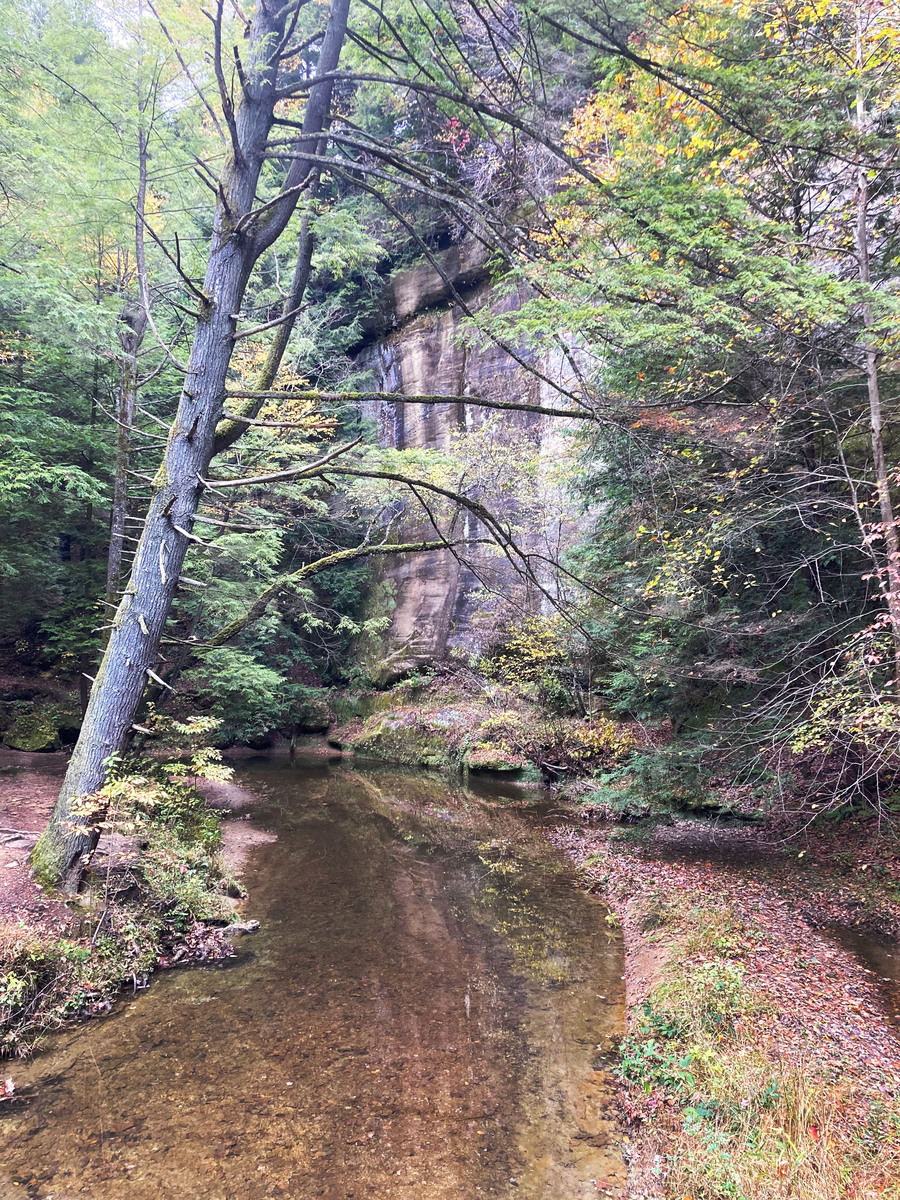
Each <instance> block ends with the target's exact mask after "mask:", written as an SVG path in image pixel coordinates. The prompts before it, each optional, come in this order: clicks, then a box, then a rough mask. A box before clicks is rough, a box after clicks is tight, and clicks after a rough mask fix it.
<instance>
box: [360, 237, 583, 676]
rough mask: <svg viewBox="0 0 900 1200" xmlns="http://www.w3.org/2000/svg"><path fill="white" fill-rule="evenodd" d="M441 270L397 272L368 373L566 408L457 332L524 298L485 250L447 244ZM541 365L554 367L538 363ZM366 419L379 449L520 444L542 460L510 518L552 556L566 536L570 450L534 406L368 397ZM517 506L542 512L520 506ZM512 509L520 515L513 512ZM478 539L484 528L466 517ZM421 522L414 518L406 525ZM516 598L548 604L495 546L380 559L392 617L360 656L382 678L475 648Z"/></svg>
mask: <svg viewBox="0 0 900 1200" xmlns="http://www.w3.org/2000/svg"><path fill="white" fill-rule="evenodd" d="M438 262H439V265H440V268H441V269H440V271H439V270H437V269H436V268H435V267H434V266H432V265H431V264H428V263H424V264H422V265H420V266H416V267H412V268H410V269H408V270H405V271H402V272H398V273H397V274H396V275H395V276H394V277H393V278H392V280H391V282H390V285H389V287H388V289H387V295H386V299H385V310H384V324H383V326H382V332H380V333H379V334H377V335H376V336H375V338H374V340H373V341H371V342H370V343H369V344H368V345H366V346H365V347H364V348H363V349H361V350H360V351H359V353H358V354H357V356H356V366H357V368H359V369H360V370H363V371H366V372H368V373H369V375H370V378H371V380H372V383H371V386H372V387H373V389H375V390H379V391H390V392H398V393H401V394H406V395H414V394H416V393H423V394H424V393H427V394H431V395H435V394H438V395H443V394H446V395H448V396H464V395H472V396H483V397H485V398H490V399H491V400H502V401H506V402H515V401H520V402H521V401H524V402H527V403H531V404H534V403H549V404H555V405H557V406H558V404H559V396H558V394H557V393H556V392H555V391H554V390H553V389H552V388H551V387H550V386H549V385H546V384H542V383H541V381H540V380H538V379H537V378H536V377H535V376H534V375H532V374H531V373H530V372H529V371H527V370H526V369H525V368H523V367H522V366H520V365H519V364H518V363H517V362H516V361H515V360H514V359H513V358H511V357H510V356H509V355H508V354H506V353H505V352H504V351H503V350H501V349H500V348H499V347H497V346H495V345H491V346H489V347H488V348H486V349H479V350H477V351H475V350H472V349H471V348H470V347H467V346H466V345H465V344H464V343H463V340H462V338H461V336H460V334H461V330H462V325H463V322H464V321H465V319H466V316H465V311H464V309H463V307H461V305H460V304H459V302H458V299H457V297H458V298H459V299H461V300H462V301H463V302H464V304H465V306H466V307H468V308H469V309H470V310H473V311H478V310H479V309H484V307H485V306H488V307H489V308H490V309H491V310H492V311H494V312H498V311H503V310H504V309H506V308H509V307H511V306H515V305H517V304H518V303H519V297H517V296H516V295H512V296H510V295H509V294H506V293H504V294H503V295H502V296H501V295H500V293H499V290H498V289H494V288H492V286H491V282H490V279H489V278H488V273H487V268H486V264H485V256H484V252H483V250H482V248H481V247H480V246H479V245H478V244H477V243H466V244H464V245H462V246H457V247H453V248H452V249H451V250H449V251H445V252H444V253H443V254H442V255H441V257H440V259H439V260H438ZM541 366H542V369H543V370H544V371H548V370H550V371H552V370H555V369H557V366H558V364H555V363H549V364H548V363H546V362H542V364H541ZM367 415H368V416H370V417H372V418H374V419H375V420H376V421H377V426H378V431H379V439H380V441H381V444H382V445H385V446H392V447H394V448H396V449H405V448H409V447H434V448H438V449H448V448H450V446H451V443H452V441H453V439H454V438H455V437H457V436H458V435H459V434H460V433H462V432H465V431H473V430H475V429H478V428H479V427H483V428H485V430H486V431H487V430H488V426H487V425H486V424H485V423H489V433H487V436H489V437H490V438H492V439H494V440H495V441H496V439H501V440H502V439H506V440H507V441H508V442H512V441H516V442H517V443H518V444H519V445H523V444H524V445H525V446H527V447H528V450H529V455H530V457H532V458H535V457H537V458H539V459H540V461H541V462H542V463H543V464H544V465H545V467H546V469H544V470H542V471H541V475H542V482H541V484H540V486H539V489H538V490H539V492H540V497H539V498H538V497H536V496H534V495H532V496H530V497H527V498H526V496H525V495H524V494H523V495H521V496H520V497H518V498H517V499H511V500H509V501H507V502H506V506H505V508H506V511H505V512H504V516H505V517H506V518H507V519H514V520H515V521H516V523H518V524H520V525H521V524H522V522H523V519H524V517H525V516H526V515H531V516H532V517H533V518H534V519H533V520H532V521H531V523H530V526H529V523H528V522H527V521H526V522H525V525H526V526H528V527H527V528H526V529H525V532H524V537H525V538H526V540H527V542H528V545H529V548H533V549H539V550H541V551H543V552H546V553H549V554H550V555H551V556H553V555H554V554H555V553H556V552H557V550H558V546H559V544H560V540H561V539H564V538H565V537H566V531H565V528H564V526H565V520H564V517H563V516H562V506H561V505H560V503H559V497H558V496H556V495H555V494H553V486H552V465H553V463H554V461H558V459H559V457H560V455H561V454H562V453H563V452H564V448H565V443H566V440H567V438H566V434H567V431H566V430H565V429H564V428H560V426H561V425H563V426H564V425H565V422H560V421H559V420H554V419H553V418H547V417H545V416H542V415H540V414H535V413H527V412H512V413H497V412H496V411H494V412H491V411H490V410H486V409H482V408H479V407H477V406H475V405H470V404H465V403H459V402H458V401H450V402H448V403H447V404H446V405H421V404H394V403H388V402H378V403H373V404H370V405H369V406H368V410H367ZM522 503H528V504H529V505H530V506H533V505H535V504H538V507H540V508H542V509H543V512H542V513H541V514H540V515H539V514H537V513H536V512H535V513H531V514H525V513H524V512H523V510H522ZM513 509H515V510H516V511H515V512H513V511H512V510H513ZM467 529H468V532H469V534H470V535H471V536H478V535H479V531H478V530H477V529H476V528H474V523H473V522H472V521H471V520H470V521H469V523H468V525H467ZM414 530H418V531H419V532H421V533H423V534H424V533H426V532H427V531H426V528H425V527H424V525H422V526H419V525H417V524H416V523H415V522H414V521H413V520H411V519H407V524H406V529H405V532H406V533H411V532H413V531H414ZM508 601H511V603H512V605H513V608H514V609H515V608H517V609H518V610H520V611H536V610H538V609H539V608H540V607H541V605H542V603H543V604H544V605H546V600H545V598H543V597H542V596H541V594H540V591H539V590H538V589H535V588H533V587H528V586H526V584H525V583H524V581H523V580H522V579H521V578H520V577H519V576H517V575H516V573H515V571H513V570H512V569H511V567H510V565H509V563H508V562H507V561H506V560H505V559H503V558H501V557H500V556H498V554H497V553H496V552H495V551H494V550H493V549H492V548H488V547H484V548H476V549H475V550H473V551H471V552H470V553H468V554H467V555H466V561H465V562H461V561H460V560H459V559H458V558H456V557H455V556H454V554H453V553H451V552H450V551H442V552H439V553H433V554H429V555H413V556H407V557H405V558H403V559H397V560H394V561H393V562H390V563H388V564H385V565H384V566H382V567H381V573H380V576H379V578H378V581H377V583H376V584H375V586H374V587H373V590H372V612H373V613H375V612H377V613H381V614H385V615H387V616H389V618H390V626H389V628H388V629H387V630H386V631H385V633H384V634H382V635H380V636H379V637H376V638H369V639H366V640H365V642H364V643H363V644H362V645H361V647H360V656H361V660H362V664H363V666H364V667H365V669H366V671H367V672H368V674H369V675H370V676H371V677H372V678H373V679H374V680H375V681H376V682H378V683H388V682H390V681H392V680H394V679H396V678H398V677H400V676H401V675H403V674H404V673H405V672H407V671H410V670H412V669H414V668H416V667H419V666H422V665H423V664H425V663H428V662H430V661H433V660H435V659H439V658H441V657H442V656H444V655H445V654H446V653H447V651H448V650H450V649H452V648H453V647H457V646H461V647H465V648H466V649H468V650H470V651H474V652H477V651H479V650H480V648H481V647H482V645H483V643H484V641H485V639H486V638H488V637H489V636H490V632H491V629H492V628H493V627H495V626H496V624H497V622H498V620H499V619H500V614H501V612H502V611H503V610H504V608H505V607H506V605H507V602H508Z"/></svg>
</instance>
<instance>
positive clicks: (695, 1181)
mask: <svg viewBox="0 0 900 1200" xmlns="http://www.w3.org/2000/svg"><path fill="white" fill-rule="evenodd" d="M553 839H554V841H556V842H557V844H559V845H560V846H562V847H563V848H564V849H565V850H566V852H567V853H568V855H569V856H570V857H571V859H572V860H573V861H574V862H576V863H577V864H578V865H580V866H581V867H582V868H583V870H584V873H585V876H586V880H587V882H588V885H589V886H590V887H591V889H592V890H595V891H597V892H600V893H602V894H604V895H605V897H606V898H607V900H608V902H609V904H610V905H611V907H612V910H613V913H614V914H615V919H618V921H620V922H621V925H622V927H623V932H624V938H625V946H626V988H627V1004H628V1032H627V1036H626V1038H625V1039H624V1041H623V1043H622V1046H621V1049H620V1056H619V1073H620V1076H621V1079H622V1086H623V1097H624V1110H625V1115H626V1120H627V1122H628V1125H629V1126H630V1128H629V1130H628V1133H627V1138H628V1144H629V1150H630V1158H631V1191H630V1193H629V1194H630V1196H631V1197H632V1198H633V1200H644V1198H647V1200H650V1198H654V1200H655V1198H657V1197H677V1198H678V1200H682V1198H687V1197H691V1198H692V1200H707V1198H711V1197H720V1196H731V1195H734V1196H745V1197H747V1198H748V1200H763V1198H765V1200H774V1198H780V1197H788V1196H792V1197H800V1198H808V1200H837V1198H838V1197H848V1198H850V1197H853V1198H854V1200H870V1198H871V1200H875V1198H876V1197H897V1196H900V1094H898V1088H900V943H898V937H897V935H898V931H900V889H898V880H900V864H898V861H897V857H896V839H895V837H894V836H892V834H891V831H888V830H885V829H882V830H877V829H873V827H872V823H871V822H861V823H860V824H858V825H854V824H853V823H848V822H845V823H843V824H842V825H841V826H839V827H837V828H833V829H829V830H824V831H815V832H813V831H806V832H805V833H804V834H803V835H802V836H801V837H798V838H797V839H796V840H794V839H791V840H784V839H783V836H782V835H778V836H776V835H774V834H773V833H772V832H771V831H767V830H766V829H764V828H763V829H760V828H747V827H730V828H718V829H717V828H716V827H715V826H713V825H711V824H710V823H709V822H700V821H682V822H676V823H675V824H674V825H657V826H655V827H649V828H645V829H644V830H641V829H635V828H632V829H628V828H623V827H618V828H616V827H612V828H610V827H605V828H589V829H585V830H578V829H573V828H572V827H571V826H562V827H560V828H558V829H557V830H555V831H554V834H553Z"/></svg>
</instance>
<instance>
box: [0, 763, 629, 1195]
mask: <svg viewBox="0 0 900 1200" xmlns="http://www.w3.org/2000/svg"><path fill="white" fill-rule="evenodd" d="M238 780H239V782H240V783H241V784H243V785H244V786H245V787H246V788H248V789H249V790H250V791H252V792H253V793H254V794H255V795H256V796H257V797H258V801H259V802H258V803H257V804H255V805H253V806H252V807H249V808H248V809H247V810H246V811H245V812H244V813H243V814H239V815H238V816H237V818H236V819H248V820H249V821H251V822H253V823H255V824H256V825H257V826H259V827H260V828H263V829H266V830H270V831H271V832H273V833H274V834H275V835H276V837H275V839H274V840H272V841H270V842H267V843H266V844H263V845H258V846H256V847H255V848H254V850H253V851H252V853H251V857H250V860H249V862H248V864H247V866H246V868H245V869H244V871H243V877H244V880H245V882H246V885H247V887H248V889H249V893H250V899H249V902H248V904H247V905H246V909H245V916H246V917H247V918H255V919H258V920H259V921H260V923H261V927H260V930H259V932H258V933H256V934H254V935H251V936H247V937H243V938H239V939H238V941H237V944H236V949H237V955H236V957H235V958H234V959H232V960H229V961H228V962H226V963H225V964H219V965H215V966H209V967H203V968H192V969H187V970H176V971H169V972H165V973H163V974H161V975H159V976H157V977H156V978H155V979H154V981H153V983H152V985H151V987H150V988H149V989H147V990H145V991H142V992H138V993H135V994H132V993H130V992H127V991H126V992H125V993H124V994H123V996H122V997H121V999H120V1000H119V1001H118V1002H117V1003H116V1005H115V1007H114V1009H113V1012H112V1013H111V1014H110V1015H108V1016H106V1017H104V1018H102V1019H100V1020H94V1021H89V1022H85V1023H83V1024H81V1025H78V1026H75V1027H71V1028H69V1029H67V1030H65V1031H63V1032H61V1033H59V1034H56V1035H54V1036H53V1037H52V1038H51V1039H50V1040H49V1042H48V1043H47V1045H46V1047H45V1048H44V1050H43V1051H42V1052H41V1053H39V1054H38V1055H37V1057H36V1058H35V1059H34V1060H33V1061H31V1062H30V1063H27V1064H19V1063H13V1064H9V1066H10V1068H11V1069H10V1070H9V1071H7V1074H11V1075H13V1076H14V1077H15V1082H16V1088H17V1093H18V1095H19V1096H20V1099H19V1100H17V1102H16V1103H14V1104H11V1105H6V1106H4V1108H3V1111H2V1114H0V1194H2V1196H3V1197H4V1198H5V1197H23V1196H29V1197H32V1198H34V1200H37V1198H40V1200H70V1198H71V1197H75V1196H82V1195H88V1196H91V1197H93V1198H94V1200H120V1198H124V1197H133V1198H135V1200H150V1197H154V1198H155V1197H159V1196H163V1197H169V1196H171V1197H175V1196H177V1197H179V1198H180V1200H194V1198H197V1200H199V1198H201V1197H202V1198H203V1200H234V1198H235V1197H242V1198H246V1200H256V1198H260V1197H270V1196H274V1197H291V1198H292V1200H312V1198H313V1197H325V1198H326V1200H362V1198H363V1197H367V1198H371V1197H376V1198H377V1200H387V1198H389V1197H390V1198H393V1200H413V1198H414V1197H415V1198H416V1200H450V1197H453V1198H454V1200H459V1198H460V1197H466V1196H468V1197H476V1196H495V1197H497V1196H500V1197H507V1198H509V1197H522V1198H528V1200H551V1198H552V1200H576V1198H578V1200H582V1198H586V1197H588V1196H596V1195H597V1194H598V1191H599V1192H600V1193H601V1194H602V1193H604V1192H605V1193H606V1194H608V1195H611V1196H619V1195H621V1194H622V1186H623V1183H624V1167H623V1164H622V1160H621V1156H620V1151H619V1148H618V1143H619V1141H620V1136H619V1134H618V1132H617V1127H616V1119H615V1098H614V1096H615V1093H614V1088H613V1086H612V1083H611V1080H610V1077H609V1074H608V1069H607V1062H606V1059H605V1053H606V1052H607V1051H609V1050H610V1048H611V1046H612V1045H613V1043H614V1042H615V1040H616V1039H617V1038H618V1036H620V1035H621V1032H622V1028H623V1011H624V991H623V989H624V985H623V983H622V979H621V977H622V975H623V966H622V962H623V952H622V946H621V940H620V937H619V934H618V932H617V931H616V930H615V929H613V928H611V926H610V924H609V923H608V922H606V920H605V917H606V915H607V910H606V908H605V906H604V905H603V904H602V902H601V901H600V900H598V899H597V898H596V897H594V896H591V895H588V894H587V893H586V892H584V891H583V890H582V889H581V888H580V887H579V886H578V883H577V880H576V879H575V877H574V875H573V873H572V871H571V869H570V868H569V867H568V865H567V864H566V863H565V861H564V860H563V858H562V857H561V856H560V855H558V854H557V852H556V851H555V850H554V849H553V847H552V846H550V845H549V843H548V842H547V840H546V838H545V837H544V834H543V827H544V825H545V824H547V823H548V822H549V823H557V822H558V819H559V818H558V816H555V815H554V814H553V813H552V811H551V804H552V802H551V801H550V800H548V799H547V798H545V797H543V796H542V795H541V794H540V793H535V792H526V791H524V790H522V789H515V788H514V787H506V788H503V787H500V786H496V787H490V786H488V785H477V784H471V785H466V786H464V785H463V784H462V783H461V782H453V781H448V780H446V779H439V778H437V777H435V776H430V775H423V774H419V775H415V774H409V773H407V774H401V773H398V772H397V771H395V770H386V769H377V768H372V769H369V770H363V769H360V768H358V767H356V766H353V767H351V766H349V765H346V764H341V765H338V766H327V765H323V764H322V762H321V761H316V762H312V761H303V760H302V759H296V760H288V759H286V758H283V757H282V758H278V757H272V758H265V759H259V760H255V761H251V762H249V763H246V764H244V765H242V767H241V769H240V771H239V774H238Z"/></svg>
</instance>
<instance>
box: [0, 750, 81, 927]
mask: <svg viewBox="0 0 900 1200" xmlns="http://www.w3.org/2000/svg"><path fill="white" fill-rule="evenodd" d="M67 761H68V756H67V755H66V754H65V753H63V752H62V751H60V752H58V753H56V754H25V753H21V752H20V751H17V750H7V749H6V748H5V747H2V746H0V934H2V933H3V931H4V930H11V929H13V928H18V927H19V926H20V925H21V924H22V923H24V924H25V925H26V926H27V927H28V928H30V929H32V930H33V931H34V932H35V933H40V934H43V935H54V936H60V935H62V934H64V933H66V932H67V931H69V930H70V929H71V927H72V922H73V917H72V913H71V912H70V911H69V909H68V908H66V906H65V905H64V904H61V903H59V902H58V901H56V900H52V899H50V898H49V897H48V896H47V895H46V894H45V893H44V892H43V891H42V890H41V889H40V888H39V887H38V885H37V884H36V883H35V882H34V880H33V879H32V877H31V871H30V869H29V866H28V855H29V853H30V852H31V848H32V846H33V845H34V843H35V841H36V840H37V838H38V835H39V834H40V833H41V831H42V830H43V829H44V826H45V825H46V824H47V819H48V817H49V815H50V811H51V809H52V808H53V803H54V801H55V800H56V796H57V794H58V792H59V788H60V784H61V783H62V778H63V775H64V774H65V770H66V763H67Z"/></svg>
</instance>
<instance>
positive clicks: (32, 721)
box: [3, 712, 62, 753]
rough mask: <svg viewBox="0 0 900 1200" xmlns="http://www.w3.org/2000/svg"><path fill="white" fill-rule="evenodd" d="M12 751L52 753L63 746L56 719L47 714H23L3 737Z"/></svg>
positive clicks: (5, 744) (4, 742)
mask: <svg viewBox="0 0 900 1200" xmlns="http://www.w3.org/2000/svg"><path fill="white" fill-rule="evenodd" d="M3 744H4V746H8V747H9V749H10V750H25V751H29V752H31V753H42V752H43V753H50V752H51V751H53V750H58V749H59V748H60V746H61V744H62V743H61V742H60V739H59V731H58V729H57V727H56V718H55V717H51V716H49V715H48V714H47V713H41V712H34V713H22V714H21V716H18V717H16V719H15V720H14V721H13V723H12V724H11V725H10V727H9V729H7V731H6V733H5V735H4V737H3Z"/></svg>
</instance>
